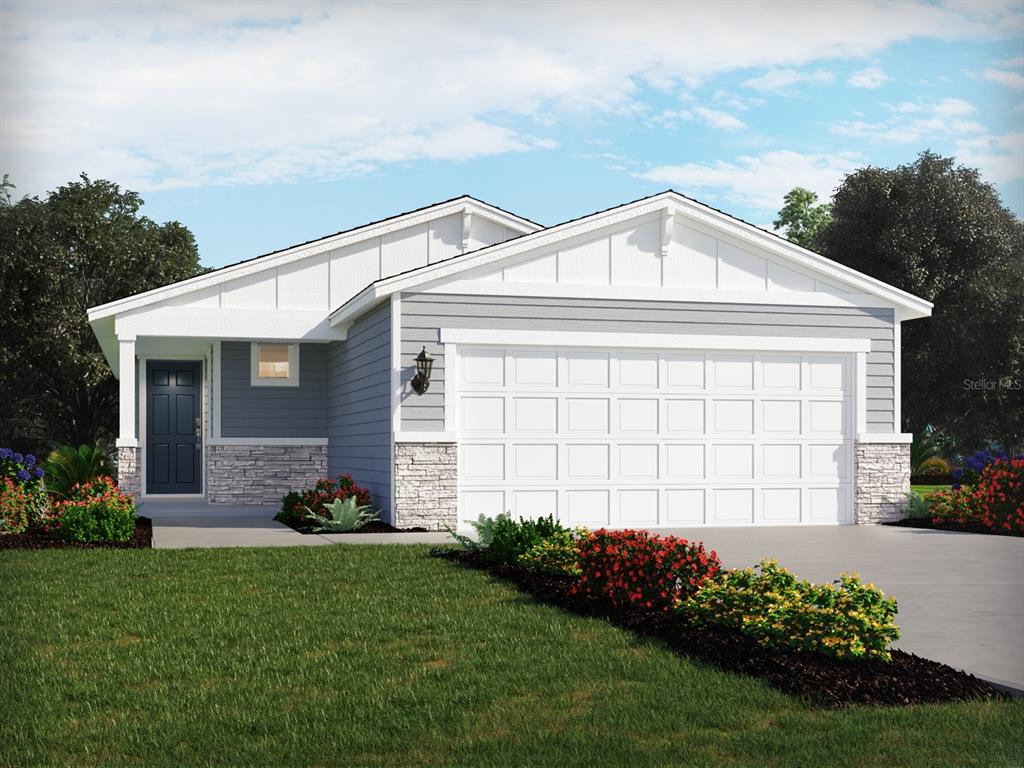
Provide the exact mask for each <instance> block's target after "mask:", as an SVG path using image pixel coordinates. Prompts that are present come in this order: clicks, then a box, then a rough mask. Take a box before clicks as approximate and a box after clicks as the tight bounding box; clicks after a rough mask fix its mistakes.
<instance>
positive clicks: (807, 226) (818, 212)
mask: <svg viewBox="0 0 1024 768" xmlns="http://www.w3.org/2000/svg"><path fill="white" fill-rule="evenodd" d="M817 202H818V196H817V195H816V194H815V193H814V192H811V190H809V189H804V188H803V187H793V188H792V189H791V190H789V192H787V193H786V197H785V198H783V205H782V210H780V211H779V217H778V218H777V219H776V220H775V221H774V222H772V224H773V226H774V227H775V228H776V229H785V232H786V239H787V240H789V241H790V242H793V243H796V244H797V245H801V246H803V247H804V248H813V247H814V242H815V238H817V236H818V235H819V234H820V233H821V231H822V230H823V229H824V228H825V227H827V226H828V225H829V223H830V222H831V221H832V206H831V205H829V204H828V203H821V204H820V205H815V203H817Z"/></svg>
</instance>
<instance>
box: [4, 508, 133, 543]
mask: <svg viewBox="0 0 1024 768" xmlns="http://www.w3.org/2000/svg"><path fill="white" fill-rule="evenodd" d="M152 546H153V521H152V520H150V519H149V518H148V517H141V516H139V517H136V518H135V533H134V534H133V535H132V537H131V538H130V539H128V541H103V542H92V541H64V539H61V538H58V537H57V535H56V534H54V533H47V532H46V531H41V530H38V529H29V530H27V531H25V532H24V533H12V534H9V535H6V536H0V549H149V548H150V547H152Z"/></svg>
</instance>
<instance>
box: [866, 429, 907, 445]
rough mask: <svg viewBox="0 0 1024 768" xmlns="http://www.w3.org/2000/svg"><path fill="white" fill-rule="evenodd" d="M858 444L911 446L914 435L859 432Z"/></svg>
mask: <svg viewBox="0 0 1024 768" xmlns="http://www.w3.org/2000/svg"><path fill="white" fill-rule="evenodd" d="M857 442H858V443H888V444H890V445H909V444H910V443H912V442H914V435H913V434H912V433H910V432H858V433H857Z"/></svg>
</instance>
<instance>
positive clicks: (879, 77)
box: [846, 67, 890, 90]
mask: <svg viewBox="0 0 1024 768" xmlns="http://www.w3.org/2000/svg"><path fill="white" fill-rule="evenodd" d="M889 79H890V78H889V76H888V75H887V74H885V72H883V71H882V70H881V69H879V68H878V67H867V68H866V69H861V70H859V71H857V72H854V73H853V74H852V75H850V76H849V77H848V78H847V79H846V82H848V83H849V84H850V85H852V86H853V87H854V88H868V89H872V90H873V89H875V88H880V87H881V86H883V85H885V84H886V83H887V82H888V81H889Z"/></svg>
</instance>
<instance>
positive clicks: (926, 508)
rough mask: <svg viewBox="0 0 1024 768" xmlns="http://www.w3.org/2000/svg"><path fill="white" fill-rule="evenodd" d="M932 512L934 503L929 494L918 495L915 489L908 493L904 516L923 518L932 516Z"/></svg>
mask: <svg viewBox="0 0 1024 768" xmlns="http://www.w3.org/2000/svg"><path fill="white" fill-rule="evenodd" d="M931 514H932V505H931V502H930V501H929V497H928V496H918V495H917V494H916V493H914V492H913V491H911V492H910V493H908V494H907V501H906V503H905V504H904V505H903V516H904V517H914V518H919V517H920V518H923V517H930V516H931Z"/></svg>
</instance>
